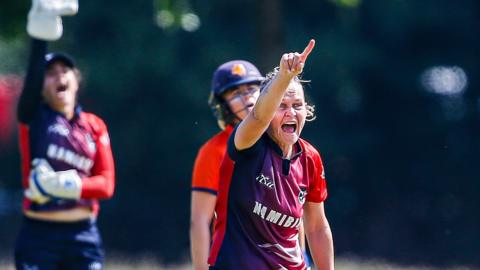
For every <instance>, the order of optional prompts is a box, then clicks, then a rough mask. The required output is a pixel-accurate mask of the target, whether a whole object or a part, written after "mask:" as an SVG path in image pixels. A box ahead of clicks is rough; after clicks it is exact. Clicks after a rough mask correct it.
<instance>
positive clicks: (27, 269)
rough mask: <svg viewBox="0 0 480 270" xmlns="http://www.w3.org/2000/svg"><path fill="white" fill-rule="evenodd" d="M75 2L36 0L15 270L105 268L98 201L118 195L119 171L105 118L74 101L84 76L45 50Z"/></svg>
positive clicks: (30, 28) (22, 105)
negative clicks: (116, 166)
mask: <svg viewBox="0 0 480 270" xmlns="http://www.w3.org/2000/svg"><path fill="white" fill-rule="evenodd" d="M77 9H78V3H77V1H76V0H33V2H32V8H31V10H30V12H29V15H28V23H27V32H28V33H29V35H30V36H31V37H32V47H31V52H30V58H29V64H28V70H27V74H26V77H25V83H24V87H23V91H22V94H21V96H20V101H19V104H18V108H17V115H18V121H19V123H20V130H19V135H20V150H21V156H22V173H23V179H22V185H23V188H24V195H25V196H24V200H23V214H24V218H23V222H22V227H21V229H20V233H19V235H18V237H17V242H16V246H15V266H16V269H18V270H32V269H36V270H101V269H103V264H104V251H103V246H102V241H101V237H100V233H99V231H98V228H97V225H96V219H97V216H98V212H99V200H100V199H108V198H110V197H112V196H113V193H114V188H115V173H114V162H113V156H112V151H111V147H110V139H109V135H108V132H107V127H106V125H105V123H104V122H103V121H102V120H101V119H100V118H99V117H98V116H96V115H94V114H92V113H87V112H85V111H83V110H82V108H81V107H80V106H79V104H78V102H77V94H78V91H79V87H80V82H81V74H80V71H79V70H78V67H77V64H76V63H75V61H74V59H73V58H72V57H71V56H69V55H68V54H65V53H58V52H54V53H47V42H46V41H53V40H57V39H59V38H60V37H61V36H62V32H63V27H62V20H61V16H65V15H74V14H75V13H76V12H77Z"/></svg>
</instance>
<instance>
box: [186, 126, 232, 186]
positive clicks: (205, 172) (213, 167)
mask: <svg viewBox="0 0 480 270" xmlns="http://www.w3.org/2000/svg"><path fill="white" fill-rule="evenodd" d="M232 131H233V126H231V125H228V126H226V127H225V130H222V131H221V132H219V133H217V134H216V135H215V136H213V137H212V138H211V139H210V140H208V141H207V142H206V143H205V144H203V145H202V147H201V148H200V150H199V151H198V154H197V157H196V159H195V165H194V167H193V174H192V190H194V191H203V192H208V193H211V194H213V195H217V193H218V183H219V181H220V165H221V164H222V160H223V158H224V157H225V154H226V152H227V141H228V137H229V136H230V134H232Z"/></svg>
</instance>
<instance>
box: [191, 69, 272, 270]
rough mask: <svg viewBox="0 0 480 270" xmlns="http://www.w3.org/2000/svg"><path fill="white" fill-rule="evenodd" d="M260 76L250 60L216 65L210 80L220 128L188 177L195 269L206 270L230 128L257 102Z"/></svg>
mask: <svg viewBox="0 0 480 270" xmlns="http://www.w3.org/2000/svg"><path fill="white" fill-rule="evenodd" d="M263 79H264V77H263V76H262V75H261V73H260V72H259V71H258V69H257V68H256V67H255V66H254V65H253V64H252V63H250V62H247V61H243V60H234V61H229V62H226V63H224V64H222V65H221V66H219V67H218V68H217V69H216V70H215V72H214V74H213V80H212V89H211V93H210V98H209V101H208V104H209V106H210V108H211V109H212V111H213V113H214V115H215V117H216V118H217V122H218V125H219V126H220V128H221V129H222V131H221V132H219V133H217V134H216V135H215V136H214V137H212V138H211V139H210V140H208V141H207V142H206V143H205V144H204V145H203V146H202V147H201V148H200V150H199V152H198V155H197V158H196V159H195V165H194V168H193V177H192V204H191V221H190V240H191V255H192V260H193V265H194V267H195V269H196V270H207V269H208V264H207V259H208V254H209V250H210V240H211V235H210V224H211V222H212V219H213V216H214V210H215V204H216V201H217V191H218V182H219V170H220V164H221V162H222V160H223V157H224V156H225V152H226V150H227V140H228V137H229V136H230V134H231V133H232V131H233V127H234V126H235V125H236V124H238V123H239V122H240V121H241V120H242V119H244V118H245V117H246V116H247V115H248V113H249V112H250V110H252V108H253V106H254V105H255V102H256V101H257V98H258V95H259V91H260V83H261V82H262V81H263Z"/></svg>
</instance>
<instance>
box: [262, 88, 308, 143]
mask: <svg viewBox="0 0 480 270" xmlns="http://www.w3.org/2000/svg"><path fill="white" fill-rule="evenodd" d="M306 116H307V107H306V103H305V96H304V94H303V87H302V85H301V84H300V83H299V82H294V81H292V82H291V83H290V85H289V86H288V89H287V92H286V93H285V95H284V96H283V99H282V102H281V103H280V106H279V107H278V109H277V111H276V112H275V115H274V116H273V119H272V121H271V122H270V126H269V128H268V130H267V132H268V134H269V135H270V137H271V138H272V139H273V140H274V141H275V142H277V143H278V144H279V145H280V146H282V145H283V146H284V145H293V144H295V143H296V142H297V141H298V138H300V133H301V132H302V129H303V126H304V125H305V118H306Z"/></svg>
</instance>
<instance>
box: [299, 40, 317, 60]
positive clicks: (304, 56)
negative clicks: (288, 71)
mask: <svg viewBox="0 0 480 270" xmlns="http://www.w3.org/2000/svg"><path fill="white" fill-rule="evenodd" d="M313 47H315V40H314V39H310V42H308V45H307V47H305V49H304V50H303V52H302V54H300V60H301V61H302V62H305V61H306V60H307V57H308V55H309V54H310V53H311V52H312V50H313Z"/></svg>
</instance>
